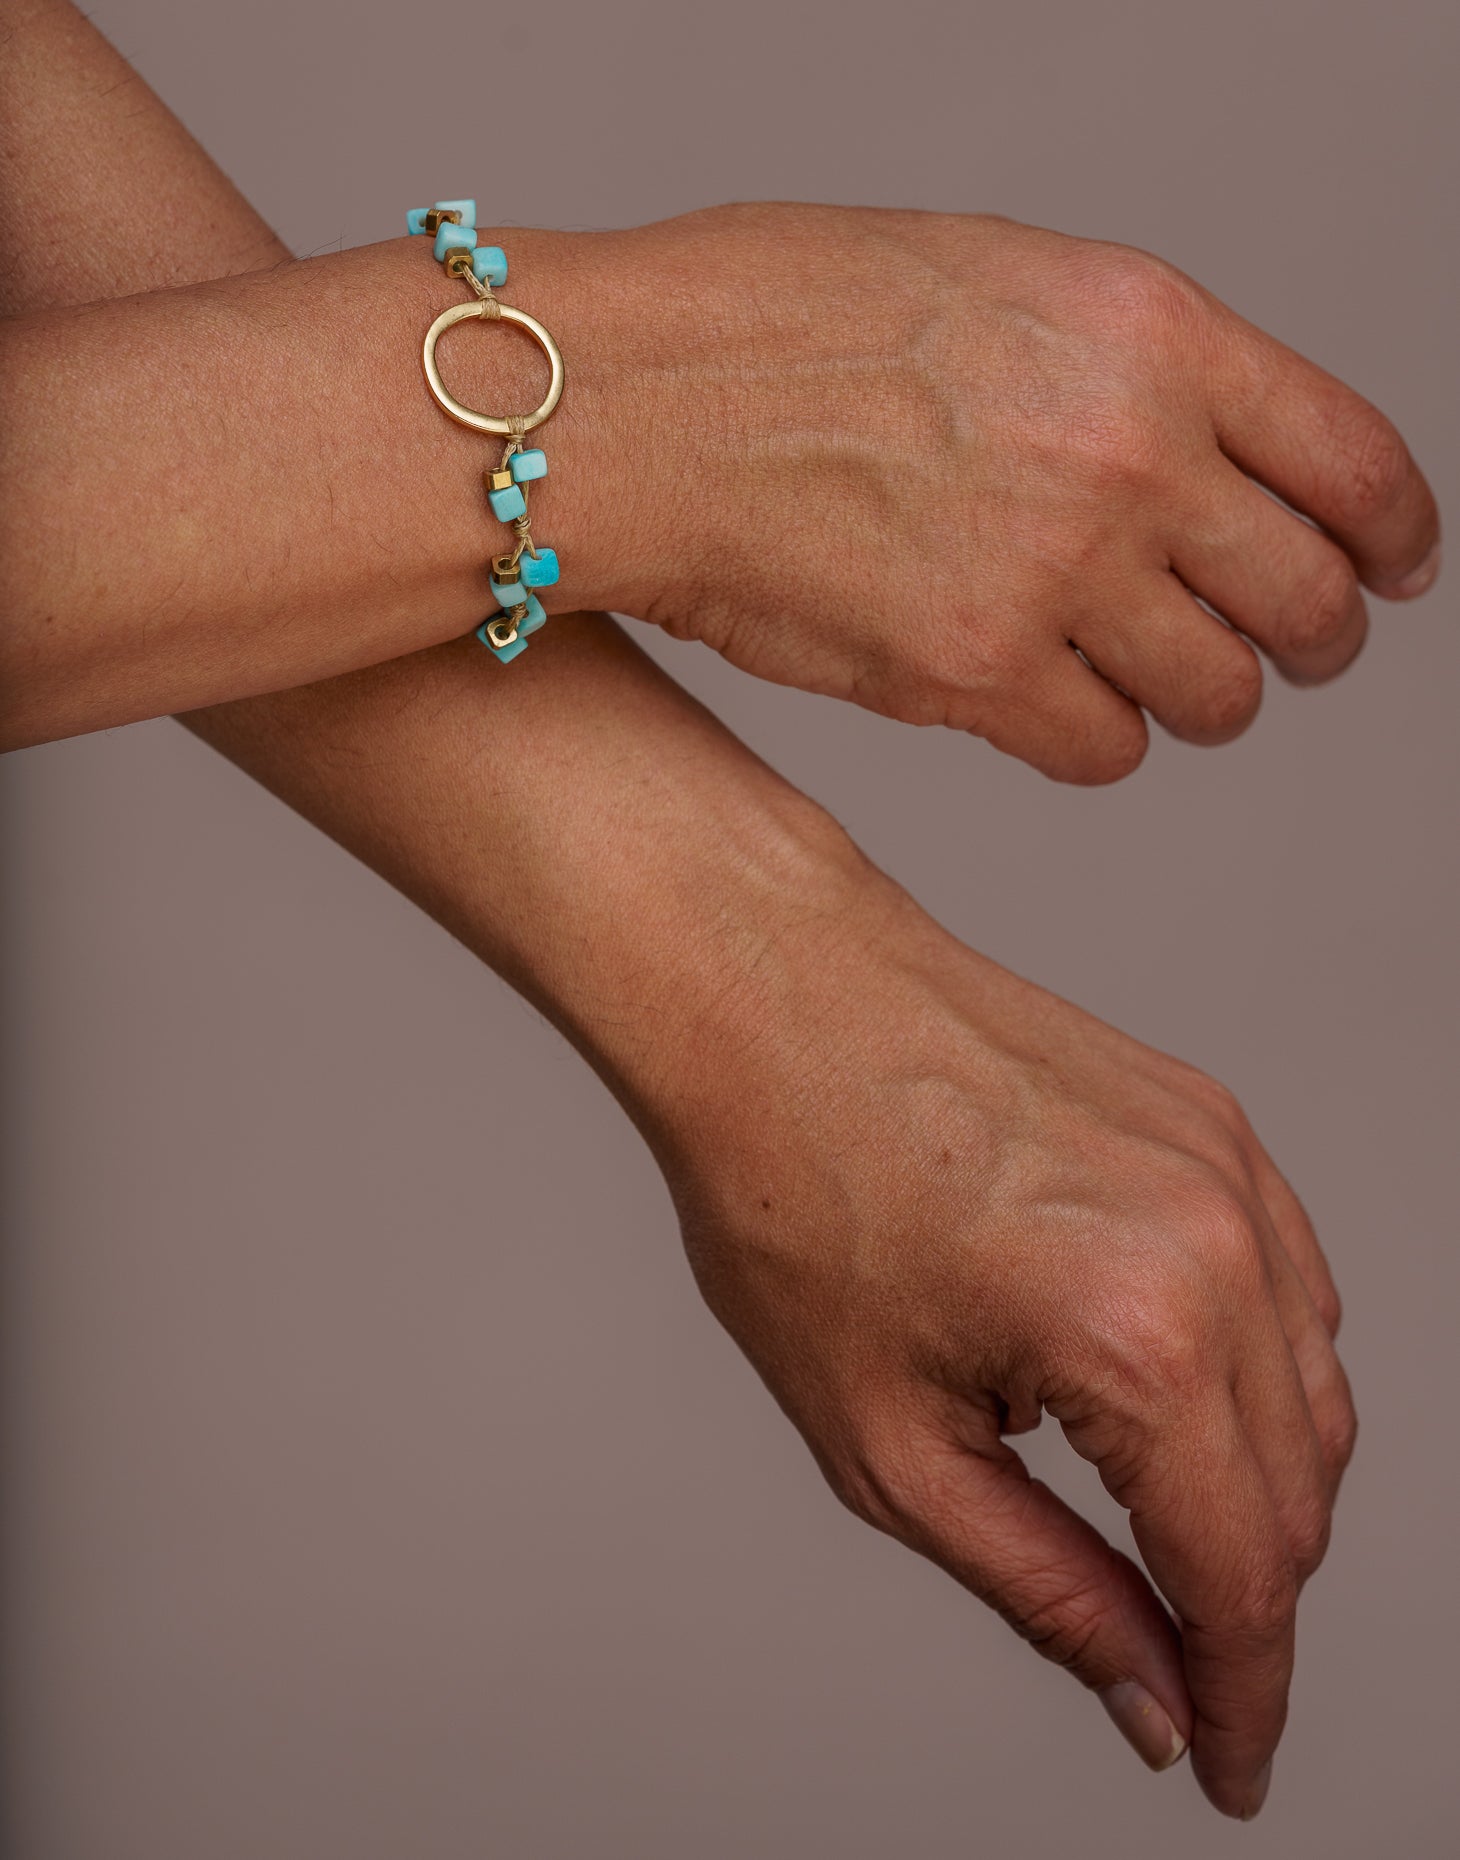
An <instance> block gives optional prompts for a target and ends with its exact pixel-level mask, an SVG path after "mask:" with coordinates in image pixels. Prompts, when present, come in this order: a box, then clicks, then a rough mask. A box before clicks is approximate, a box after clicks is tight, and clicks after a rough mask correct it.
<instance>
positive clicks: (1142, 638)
mask: <svg viewBox="0 0 1460 1860" xmlns="http://www.w3.org/2000/svg"><path fill="white" fill-rule="evenodd" d="M1075 644H1076V645H1077V646H1078V647H1079V648H1080V650H1081V651H1082V652H1083V653H1084V654H1085V656H1086V657H1087V658H1088V659H1089V661H1090V663H1091V664H1092V665H1093V666H1094V667H1095V668H1096V670H1097V671H1099V672H1101V673H1102V674H1103V675H1104V676H1105V677H1106V678H1108V679H1109V680H1110V681H1111V682H1112V683H1113V684H1115V685H1118V686H1119V687H1120V689H1121V690H1122V691H1124V692H1127V693H1129V695H1130V696H1131V697H1132V698H1134V699H1135V701H1136V702H1137V703H1138V704H1140V705H1142V706H1144V708H1145V709H1146V710H1148V711H1149V712H1150V713H1151V715H1152V716H1153V717H1154V718H1155V719H1156V721H1157V722H1158V723H1159V724H1161V725H1162V726H1163V727H1164V728H1165V729H1167V730H1169V731H1170V732H1171V734H1172V735H1173V736H1178V737H1180V738H1181V739H1182V741H1183V742H1188V743H1229V742H1231V740H1232V738H1233V737H1234V736H1240V735H1241V733H1242V732H1243V731H1244V730H1245V729H1246V728H1247V726H1248V724H1250V723H1251V722H1252V719H1253V718H1254V717H1255V716H1256V715H1257V710H1258V706H1259V705H1260V704H1261V702H1262V667H1261V666H1260V665H1259V664H1258V662H1257V655H1256V654H1255V653H1254V652H1253V650H1252V648H1251V647H1250V646H1249V645H1248V644H1247V642H1246V640H1244V639H1241V638H1239V637H1238V635H1237V634H1236V633H1234V632H1233V631H1232V629H1231V628H1230V627H1228V626H1224V625H1223V624H1222V622H1221V621H1220V620H1218V619H1216V618H1215V617H1214V616H1213V615H1211V614H1209V613H1207V612H1206V611H1205V609H1203V608H1202V607H1201V605H1200V604H1199V603H1198V602H1197V601H1195V600H1194V599H1193V598H1192V595H1191V591H1190V590H1189V589H1188V588H1187V587H1185V586H1183V584H1182V582H1181V581H1180V580H1178V578H1177V577H1176V576H1175V575H1173V574H1169V573H1165V574H1157V575H1150V576H1147V577H1144V578H1143V579H1142V580H1141V582H1140V583H1138V584H1137V585H1136V586H1134V587H1133V588H1132V589H1131V591H1130V594H1129V595H1128V597H1127V598H1126V599H1125V600H1123V601H1119V602H1115V603H1112V604H1111V606H1110V607H1108V608H1106V609H1105V610H1103V611H1102V612H1101V613H1099V614H1098V615H1092V616H1091V617H1090V619H1089V620H1088V621H1083V622H1081V623H1080V626H1079V631H1078V636H1077V638H1076V640H1075Z"/></svg>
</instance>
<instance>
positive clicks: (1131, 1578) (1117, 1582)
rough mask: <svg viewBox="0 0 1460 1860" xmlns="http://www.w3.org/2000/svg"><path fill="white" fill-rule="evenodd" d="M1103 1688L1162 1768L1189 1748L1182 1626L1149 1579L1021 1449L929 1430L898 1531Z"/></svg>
mask: <svg viewBox="0 0 1460 1860" xmlns="http://www.w3.org/2000/svg"><path fill="white" fill-rule="evenodd" d="M899 1535H901V1536H902V1537H903V1539H904V1541H905V1542H907V1543H908V1544H910V1545H911V1547H913V1548H914V1549H916V1550H918V1551H919V1552H920V1553H921V1554H922V1555H924V1556H927V1557H929V1558H930V1559H931V1560H932V1561H933V1562H935V1563H937V1564H939V1565H940V1566H941V1567H942V1568H943V1569H945V1570H947V1571H948V1573H949V1574H950V1575H951V1576H953V1577H954V1578H955V1579H956V1580H957V1581H959V1582H960V1583H962V1584H963V1586H964V1587H965V1588H966V1589H969V1590H970V1591H972V1593H973V1594H974V1595H976V1596H977V1597H978V1598H979V1600H980V1601H983V1602H986V1603H988V1604H989V1606H990V1607H992V1608H994V1609H996V1610H997V1611H998V1613H999V1614H1000V1615H1002V1616H1003V1618H1004V1620H1005V1621H1007V1622H1008V1623H1009V1625H1010V1626H1011V1627H1012V1628H1013V1629H1014V1630H1015V1632H1016V1633H1018V1634H1020V1635H1021V1636H1022V1637H1023V1638H1024V1639H1025V1640H1027V1641H1028V1642H1029V1643H1030V1645H1031V1646H1033V1647H1034V1648H1035V1649H1036V1650H1037V1651H1038V1652H1039V1653H1041V1654H1043V1655H1044V1657H1045V1658H1046V1659H1049V1660H1053V1661H1054V1662H1055V1663H1056V1664H1057V1665H1059V1666H1063V1667H1064V1668H1065V1669H1066V1670H1067V1671H1069V1672H1070V1673H1072V1674H1074V1676H1075V1677H1076V1678H1077V1679H1078V1680H1080V1682H1081V1683H1082V1684H1083V1685H1086V1686H1088V1687H1089V1688H1090V1689H1091V1690H1092V1691H1094V1692H1095V1693H1096V1694H1097V1696H1098V1697H1099V1698H1100V1700H1101V1703H1102V1704H1103V1705H1104V1706H1105V1708H1106V1710H1107V1711H1108V1712H1109V1714H1110V1716H1111V1718H1112V1719H1113V1720H1114V1722H1115V1723H1116V1725H1117V1726H1118V1728H1119V1729H1120V1731H1121V1732H1122V1734H1123V1735H1124V1736H1125V1738H1126V1739H1127V1741H1128V1742H1129V1743H1130V1744H1131V1746H1132V1747H1133V1748H1134V1749H1135V1751H1136V1752H1137V1754H1138V1755H1139V1756H1140V1757H1141V1759H1142V1761H1143V1762H1145V1763H1146V1764H1147V1765H1148V1766H1149V1767H1150V1768H1152V1769H1158V1770H1159V1769H1165V1768H1167V1767H1168V1766H1169V1765H1170V1764H1172V1763H1174V1762H1175V1761H1176V1760H1177V1758H1178V1757H1180V1756H1181V1754H1182V1753H1183V1751H1184V1750H1185V1749H1186V1747H1187V1744H1188V1742H1189V1741H1190V1736H1191V1725H1192V1712H1191V1703H1190V1700H1189V1698H1188V1696H1187V1691H1186V1684H1185V1681H1184V1679H1183V1677H1182V1665H1181V1648H1180V1641H1179V1639H1178V1636H1177V1632H1176V1628H1175V1625H1174V1623H1173V1622H1172V1620H1171V1618H1170V1616H1169V1615H1168V1613H1167V1612H1166V1610H1165V1609H1164V1608H1163V1607H1162V1605H1161V1602H1160V1600H1159V1598H1158V1597H1157V1596H1156V1594H1155V1593H1154V1591H1153V1590H1152V1588H1151V1585H1150V1583H1149V1582H1147V1580H1146V1578H1145V1577H1144V1576H1143V1575H1142V1574H1141V1572H1140V1570H1139V1569H1137V1567H1136V1565H1135V1564H1134V1563H1133V1562H1132V1561H1131V1559H1130V1558H1129V1557H1127V1556H1123V1555H1121V1553H1120V1552H1119V1551H1118V1550H1115V1549H1114V1548H1113V1547H1112V1546H1111V1545H1110V1544H1108V1543H1107V1542H1106V1541H1105V1539H1104V1538H1103V1537H1102V1536H1101V1535H1100V1533H1099V1532H1098V1531H1097V1530H1096V1529H1095V1528H1094V1527H1093V1526H1092V1525H1091V1524H1089V1523H1088V1522H1087V1521H1086V1520H1085V1519H1084V1518H1082V1517H1080V1516H1079V1515H1078V1513H1076V1512H1074V1511H1072V1510H1071V1509H1070V1507H1069V1506H1068V1505H1066V1504H1065V1503H1064V1501H1063V1500H1062V1499H1060V1498H1058V1497H1057V1496H1056V1495H1055V1493H1053V1492H1052V1491H1051V1490H1050V1489H1049V1487H1048V1486H1046V1485H1044V1484H1043V1483H1042V1482H1041V1481H1040V1480H1038V1479H1032V1478H1031V1477H1030V1476H1029V1472H1028V1470H1027V1468H1026V1467H1025V1465H1024V1462H1023V1461H1022V1460H1021V1459H1020V1458H1019V1456H1018V1454H1017V1453H1015V1451H1014V1450H1013V1448H1011V1447H1008V1446H1006V1445H1004V1444H1003V1443H1001V1442H998V1441H991V1442H990V1444H989V1446H988V1448H987V1449H986V1450H984V1451H977V1452H976V1451H972V1450H970V1449H969V1448H968V1447H967V1446H965V1445H962V1444H961V1443H958V1442H952V1441H945V1440H942V1439H938V1440H933V1441H929V1442H928V1443H927V1446H926V1448H925V1463H924V1475H923V1477H922V1478H921V1479H920V1481H919V1491H918V1495H917V1496H916V1498H915V1499H914V1500H913V1502H912V1504H911V1505H910V1506H909V1507H907V1509H906V1512H905V1516H904V1526H903V1529H902V1530H901V1531H900V1532H899Z"/></svg>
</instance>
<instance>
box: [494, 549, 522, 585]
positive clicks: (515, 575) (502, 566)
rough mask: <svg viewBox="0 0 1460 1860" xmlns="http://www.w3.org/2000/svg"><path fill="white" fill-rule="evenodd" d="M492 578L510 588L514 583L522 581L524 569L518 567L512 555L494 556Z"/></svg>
mask: <svg viewBox="0 0 1460 1860" xmlns="http://www.w3.org/2000/svg"><path fill="white" fill-rule="evenodd" d="M492 579H493V581H495V582H496V583H497V584H498V585H499V586H500V587H504V588H510V587H512V586H513V585H514V583H516V582H519V581H521V579H522V570H521V569H520V568H519V567H518V565H517V562H516V560H515V559H514V558H513V557H512V556H510V555H497V556H493V557H492Z"/></svg>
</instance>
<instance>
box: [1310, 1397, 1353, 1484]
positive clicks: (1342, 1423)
mask: <svg viewBox="0 0 1460 1860" xmlns="http://www.w3.org/2000/svg"><path fill="white" fill-rule="evenodd" d="M1315 1426H1316V1427H1317V1429H1318V1444H1319V1446H1320V1447H1321V1448H1322V1450H1323V1456H1324V1458H1325V1460H1327V1462H1328V1464H1329V1465H1330V1466H1336V1467H1337V1468H1338V1470H1339V1471H1340V1472H1342V1471H1343V1469H1344V1468H1345V1467H1346V1466H1347V1465H1348V1463H1349V1461H1350V1460H1351V1459H1352V1458H1353V1456H1354V1448H1355V1447H1356V1446H1357V1445H1358V1438H1359V1417H1358V1415H1357V1414H1356V1413H1355V1411H1354V1405H1353V1403H1352V1401H1350V1400H1349V1399H1348V1397H1347V1395H1345V1396H1344V1397H1343V1399H1342V1400H1339V1401H1335V1402H1334V1403H1332V1404H1331V1406H1329V1407H1327V1408H1325V1410H1324V1412H1323V1413H1322V1415H1320V1416H1319V1417H1317V1419H1316V1421H1315Z"/></svg>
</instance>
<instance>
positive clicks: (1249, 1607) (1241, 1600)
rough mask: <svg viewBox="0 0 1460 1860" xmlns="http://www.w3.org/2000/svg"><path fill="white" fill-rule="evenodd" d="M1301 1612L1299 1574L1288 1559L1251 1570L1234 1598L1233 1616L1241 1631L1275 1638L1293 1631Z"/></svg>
mask: <svg viewBox="0 0 1460 1860" xmlns="http://www.w3.org/2000/svg"><path fill="white" fill-rule="evenodd" d="M1297 1612H1298V1575H1297V1571H1296V1570H1295V1569H1294V1567H1293V1565H1292V1563H1291V1562H1290V1561H1288V1560H1286V1559H1283V1560H1281V1561H1279V1560H1277V1559H1274V1560H1273V1561H1272V1562H1271V1563H1268V1564H1264V1565H1263V1566H1261V1567H1259V1568H1257V1569H1253V1570H1250V1571H1248V1572H1247V1574H1246V1576H1245V1578H1244V1580H1243V1581H1242V1583H1241V1584H1240V1586H1239V1587H1238V1589H1237V1593H1236V1595H1235V1597H1234V1600H1233V1606H1232V1619H1233V1621H1234V1623H1235V1625H1236V1627H1237V1629H1238V1631H1239V1632H1241V1633H1243V1634H1245V1635H1248V1636H1250V1637H1251V1638H1253V1639H1254V1640H1259V1641H1271V1640H1275V1639H1278V1638H1280V1637H1281V1636H1283V1635H1285V1634H1287V1633H1289V1632H1291V1629H1292V1624H1293V1619H1294V1616H1295V1615H1296V1614H1297Z"/></svg>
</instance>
